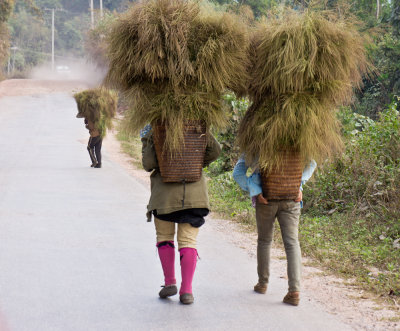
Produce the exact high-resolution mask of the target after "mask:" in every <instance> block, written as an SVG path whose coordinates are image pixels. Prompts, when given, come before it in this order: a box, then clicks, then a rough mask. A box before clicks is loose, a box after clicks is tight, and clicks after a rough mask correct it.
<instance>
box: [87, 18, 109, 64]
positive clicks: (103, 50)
mask: <svg viewBox="0 0 400 331" xmlns="http://www.w3.org/2000/svg"><path fill="white" fill-rule="evenodd" d="M115 18H116V17H115V15H114V14H112V13H108V12H107V13H105V14H104V18H103V19H101V20H100V21H99V23H98V24H97V25H96V27H95V28H94V29H90V30H89V32H88V33H87V36H86V39H85V51H86V54H87V55H88V57H89V59H90V60H91V61H92V62H94V63H95V64H96V65H97V66H98V67H99V68H107V67H108V59H107V36H108V35H109V33H110V29H111V24H112V23H113V21H114V20H115Z"/></svg>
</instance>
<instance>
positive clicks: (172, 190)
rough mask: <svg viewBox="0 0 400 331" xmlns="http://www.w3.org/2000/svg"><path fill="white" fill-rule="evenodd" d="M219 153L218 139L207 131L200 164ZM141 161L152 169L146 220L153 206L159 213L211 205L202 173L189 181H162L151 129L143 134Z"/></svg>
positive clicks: (212, 159) (149, 169) (215, 157)
mask: <svg viewBox="0 0 400 331" xmlns="http://www.w3.org/2000/svg"><path fill="white" fill-rule="evenodd" d="M220 153H221V147H220V145H219V143H218V142H217V141H216V140H215V138H214V137H213V136H212V135H211V134H209V135H208V136H207V147H206V152H205V156H204V165H203V167H206V166H207V165H209V164H210V163H211V162H212V161H214V160H216V159H217V158H218V156H219V154H220ZM142 164H143V168H144V169H145V170H146V171H149V172H150V171H152V173H151V176H150V181H151V196H150V201H149V204H148V205H147V211H148V213H147V219H148V221H150V220H151V212H152V211H153V210H157V213H158V214H160V215H161V214H169V213H172V212H174V211H178V210H182V209H188V208H207V209H210V205H209V201H208V193H207V183H206V179H205V177H204V175H203V174H202V175H201V179H200V180H199V181H197V182H192V183H185V184H183V183H164V182H163V181H162V178H161V173H160V170H159V167H158V162H157V156H156V151H155V148H154V143H153V136H152V132H151V131H150V132H148V133H147V134H146V135H145V136H144V137H143V138H142Z"/></svg>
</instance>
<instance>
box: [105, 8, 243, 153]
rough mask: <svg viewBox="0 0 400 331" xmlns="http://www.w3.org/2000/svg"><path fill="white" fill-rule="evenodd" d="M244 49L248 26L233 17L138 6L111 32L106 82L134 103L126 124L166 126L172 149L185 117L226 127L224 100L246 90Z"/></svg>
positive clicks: (196, 10)
mask: <svg viewBox="0 0 400 331" xmlns="http://www.w3.org/2000/svg"><path fill="white" fill-rule="evenodd" d="M247 44H248V36H247V30H246V26H245V25H244V24H243V23H241V22H240V20H238V19H237V18H236V17H235V16H233V15H231V14H228V13H217V12H214V11H213V10H212V9H209V8H207V10H205V9H203V11H202V9H200V7H199V4H198V3H197V2H195V1H186V0H148V1H144V2H139V3H135V4H134V5H133V6H132V7H131V8H130V10H128V11H127V13H126V14H125V15H123V16H122V17H121V18H120V19H119V20H118V21H117V23H116V24H115V25H114V27H113V29H112V32H111V34H110V38H109V52H108V56H109V63H110V66H109V71H108V74H107V77H106V79H105V82H106V83H107V84H108V85H110V86H112V87H114V88H117V89H119V90H121V91H123V92H124V93H125V94H126V96H127V97H128V99H129V100H131V102H132V108H131V109H130V111H129V113H128V115H127V116H126V125H125V127H126V128H129V129H130V130H131V131H133V132H135V131H137V130H139V129H140V128H142V127H143V126H144V125H145V124H147V123H152V122H154V121H158V120H161V121H164V122H165V123H166V124H167V125H170V130H169V131H168V135H167V141H166V145H167V146H168V147H169V148H170V149H171V150H173V149H176V147H177V146H178V145H179V144H180V143H181V142H182V137H183V136H182V132H181V129H182V127H183V122H184V121H185V120H193V119H202V120H205V121H206V123H207V125H213V126H217V127H221V126H222V125H224V124H225V122H226V121H225V119H224V117H225V115H224V110H223V107H222V103H221V102H220V96H221V94H222V93H223V91H224V90H226V89H227V88H229V89H232V90H234V91H240V92H242V93H243V91H245V83H246V81H247V79H246V67H247V53H246V45H247Z"/></svg>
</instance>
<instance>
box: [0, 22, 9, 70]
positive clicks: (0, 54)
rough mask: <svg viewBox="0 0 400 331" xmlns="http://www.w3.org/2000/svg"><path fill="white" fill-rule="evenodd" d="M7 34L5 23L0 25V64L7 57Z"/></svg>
mask: <svg viewBox="0 0 400 331" xmlns="http://www.w3.org/2000/svg"><path fill="white" fill-rule="evenodd" d="M8 37H9V33H8V28H7V25H6V24H5V23H0V64H2V63H3V62H4V61H5V59H6V58H7V56H8V48H9V46H10V45H9V40H8Z"/></svg>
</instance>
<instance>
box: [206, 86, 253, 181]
mask: <svg viewBox="0 0 400 331" xmlns="http://www.w3.org/2000/svg"><path fill="white" fill-rule="evenodd" d="M223 100H224V104H225V106H226V108H228V111H227V113H228V116H229V119H228V120H229V125H228V127H227V129H225V130H222V131H220V132H219V133H218V134H217V140H218V141H219V143H220V144H221V146H222V153H221V155H220V157H219V158H218V160H217V161H215V162H213V163H211V165H210V167H209V171H210V173H211V174H212V175H218V174H221V173H224V172H226V171H231V170H232V169H233V167H234V166H235V164H236V161H237V160H238V158H239V153H240V151H239V147H238V146H237V144H236V137H237V132H238V129H239V123H240V121H241V120H242V118H243V116H244V114H245V112H246V110H247V108H248V106H249V101H248V100H247V99H244V98H236V97H235V95H234V94H233V93H226V94H225V95H224V96H223Z"/></svg>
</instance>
